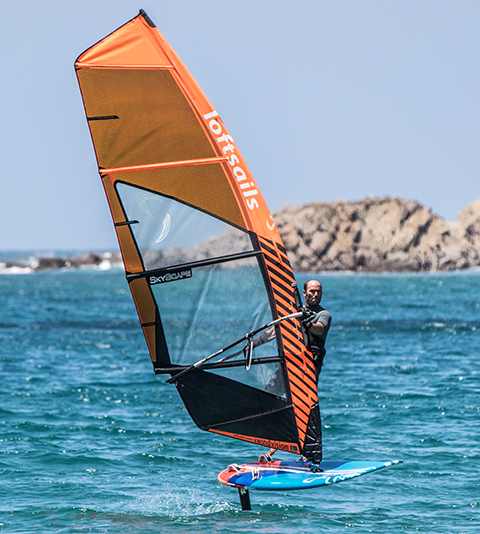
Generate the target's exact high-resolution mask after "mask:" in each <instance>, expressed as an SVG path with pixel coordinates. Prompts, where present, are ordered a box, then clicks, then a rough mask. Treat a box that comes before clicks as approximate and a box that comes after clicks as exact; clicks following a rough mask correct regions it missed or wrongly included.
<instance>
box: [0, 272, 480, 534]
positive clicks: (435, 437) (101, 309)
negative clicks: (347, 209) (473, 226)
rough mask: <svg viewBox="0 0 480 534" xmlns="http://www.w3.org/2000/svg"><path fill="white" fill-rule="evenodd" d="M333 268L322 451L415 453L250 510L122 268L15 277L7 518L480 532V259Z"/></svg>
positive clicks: (7, 353)
mask: <svg viewBox="0 0 480 534" xmlns="http://www.w3.org/2000/svg"><path fill="white" fill-rule="evenodd" d="M321 278H322V280H323V283H324V301H323V304H324V306H325V307H326V308H327V309H329V310H330V311H331V313H332V315H333V318H334V322H333V326H332V330H331V332H330V336H329V341H328V354H327V359H326V362H325V367H324V370H323V372H322V375H321V378H320V398H321V408H322V416H323V424H324V445H325V451H324V457H325V459H354V460H388V459H394V458H401V459H403V460H404V462H405V463H404V464H403V465H401V466H396V467H392V468H389V469H386V470H384V471H381V472H379V473H378V474H371V475H366V476H364V477H361V478H359V479H356V480H352V481H348V482H344V483H341V484H338V485H336V486H332V487H326V488H319V489H317V490H312V491H305V492H291V493H288V494H282V493H261V492H257V493H254V492H252V494H251V497H252V505H253V511H252V512H241V511H240V506H239V503H238V495H237V492H236V490H233V489H230V488H227V487H225V486H222V485H220V484H219V483H218V482H217V480H216V476H217V473H218V472H219V471H221V470H222V469H223V468H225V467H226V466H227V465H228V464H229V463H231V462H232V461H236V462H242V461H251V460H253V459H254V458H256V457H257V456H258V454H259V452H261V451H262V449H260V448H259V447H256V446H253V445H249V444H246V443H242V442H238V441H235V440H231V439H227V438H222V437H220V436H215V435H213V434H210V433H206V432H202V431H200V430H199V429H197V428H196V427H195V426H194V424H193V423H192V422H191V420H190V418H189V416H188V414H187V413H186V411H185V409H184V408H183V405H182V404H181V402H180V400H179V397H178V395H177V393H176V390H175V388H174V386H170V385H167V384H165V377H162V376H155V375H154V374H153V372H152V368H151V364H150V360H149V356H148V354H147V350H146V346H145V342H144V340H143V337H142V335H141V333H140V328H139V325H138V319H137V317H136V314H135V309H134V305H133V302H132V299H131V296H130V294H129V292H128V289H127V285H126V282H125V280H124V277H123V274H122V273H121V272H120V271H109V272H97V271H76V272H45V273H35V274H28V275H17V276H14V275H3V276H0V295H1V303H2V306H1V307H0V342H1V350H0V361H1V366H0V378H1V383H2V387H1V389H0V399H1V402H0V531H2V532H25V533H27V532H28V533H31V532H46V531H48V532H50V531H51V532H56V533H72V532H87V531H88V532H109V533H115V532H118V533H122V534H125V533H130V532H132V533H133V532H135V533H141V532H177V531H178V532H180V531H182V532H209V533H216V532H222V533H223V532H225V533H226V532H251V531H255V532H260V533H261V532H282V533H297V532H299V533H300V532H307V533H318V532H322V533H330V532H340V531H341V532H344V531H345V529H347V530H352V531H354V532H358V533H363V532H375V533H384V532H426V533H427V532H428V533H431V532H435V533H436V532H438V533H442V534H444V533H466V532H469V533H470V532H480V461H479V460H480V450H479V449H480V290H479V287H480V273H479V272H470V273H466V274H435V275H432V274H430V275H429V274H425V275H423V274H417V275H362V276H358V275H355V276H352V275H323V276H321ZM298 279H299V282H300V283H303V281H305V279H306V277H305V276H299V277H298Z"/></svg>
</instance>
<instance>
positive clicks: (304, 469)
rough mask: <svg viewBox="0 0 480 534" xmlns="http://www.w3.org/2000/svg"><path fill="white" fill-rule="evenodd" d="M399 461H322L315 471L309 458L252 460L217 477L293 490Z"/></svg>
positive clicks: (254, 486) (261, 487)
mask: <svg viewBox="0 0 480 534" xmlns="http://www.w3.org/2000/svg"><path fill="white" fill-rule="evenodd" d="M399 463H402V460H391V461H388V462H354V461H348V460H344V461H324V462H321V463H320V464H319V468H320V469H321V470H322V471H319V472H315V471H313V470H312V465H311V463H310V462H302V461H297V462H296V461H283V460H281V461H275V462H253V463H248V464H243V465H236V464H232V465H230V466H228V468H227V469H224V470H223V471H222V472H221V473H220V474H219V475H218V480H219V481H220V482H222V484H226V485H227V486H231V487H235V488H246V489H252V490H253V489H254V490H265V491H292V490H301V489H309V488H316V487H319V486H328V485H330V484H337V483H338V482H343V481H344V480H350V479H351V478H355V477H359V476H361V475H365V474H366V473H371V472H372V471H377V470H378V469H383V468H385V467H389V466H391V465H395V464H399Z"/></svg>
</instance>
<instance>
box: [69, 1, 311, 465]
mask: <svg viewBox="0 0 480 534" xmlns="http://www.w3.org/2000/svg"><path fill="white" fill-rule="evenodd" d="M75 69H76V73H77V76H78V80H79V84H80V89H81V93H82V97H83V102H84V106H85V111H86V115H87V121H88V125H89V128H90V132H91V136H92V140H93V144H94V148H95V153H96V158H97V163H98V168H99V173H100V177H101V179H102V182H103V186H104V189H105V193H106V196H107V199H108V203H109V206H110V210H111V214H112V218H113V222H114V225H115V230H116V233H117V237H118V241H119V244H120V249H121V252H122V256H123V261H124V265H125V272H126V278H127V281H128V284H129V286H130V290H131V293H132V295H133V298H134V301H135V305H136V308H137V312H138V316H139V319H140V324H141V327H142V329H143V332H144V335H145V339H146V342H147V345H148V349H149V351H150V356H151V359H152V362H153V367H154V370H155V373H159V374H161V373H164V374H169V375H171V377H172V381H173V382H174V383H175V385H176V387H177V389H178V392H179V394H180V396H181V398H182V400H183V402H184V404H185V406H186V408H187V410H188V412H189V414H190V415H191V417H192V419H193V420H194V422H195V423H196V424H197V425H198V426H199V427H200V428H201V429H203V430H208V431H211V432H216V433H218V434H222V435H225V436H230V437H233V438H237V439H241V440H245V441H248V442H253V443H257V444H259V445H264V446H268V447H275V448H277V449H281V450H285V451H289V452H293V453H297V454H303V455H305V456H307V457H308V458H310V459H313V460H315V459H321V429H320V417H319V410H318V397H317V387H316V379H315V372H314V365H313V359H312V354H311V353H310V352H309V351H308V350H307V349H306V346H305V342H304V332H303V331H302V327H301V323H300V321H299V318H298V313H297V312H298V310H299V306H300V301H299V297H298V291H297V289H296V285H295V279H294V275H293V272H292V268H291V266H290V263H289V261H288V257H287V254H286V251H285V247H284V245H283V243H282V240H281V238H280V235H279V233H278V231H277V229H276V227H275V224H274V222H273V220H272V217H271V215H270V212H269V210H268V208H267V206H266V204H265V201H264V199H263V197H262V195H261V193H260V190H259V188H258V186H257V183H256V182H255V180H254V178H253V176H252V174H251V173H250V171H249V169H248V167H247V165H246V163H245V161H244V159H243V157H242V155H241V153H240V151H239V150H238V147H237V145H236V144H235V142H234V140H233V138H232V136H231V135H230V134H229V132H228V130H227V128H226V127H225V125H224V123H223V121H222V120H221V118H220V116H219V114H218V112H217V111H216V110H215V109H214V108H213V106H212V105H211V104H210V102H209V101H208V99H207V98H206V96H205V95H204V93H203V92H202V90H201V89H200V87H199V86H198V85H197V83H196V81H195V80H194V79H193V77H192V76H191V74H190V73H189V72H188V70H187V69H186V67H185V66H184V65H183V63H182V62H181V60H180V59H179V58H178V56H177V55H176V53H175V52H174V51H173V49H172V48H171V47H170V45H169V44H168V43H167V41H166V40H165V39H164V37H163V36H162V35H161V34H160V32H159V31H158V29H157V28H156V27H155V25H154V24H153V22H152V21H151V20H150V18H149V17H148V16H147V14H146V13H145V12H144V11H140V13H139V15H138V16H137V17H135V18H134V19H132V20H131V21H129V22H127V23H126V24H125V25H124V26H122V27H120V28H119V29H118V30H116V31H114V32H113V33H112V34H110V35H108V36H107V37H105V38H104V39H102V40H101V41H100V42H98V43H97V44H95V45H94V46H92V47H91V48H89V49H88V50H86V51H85V52H84V53H83V54H81V55H80V56H79V58H78V59H77V61H76V63H75ZM287 316H290V317H288V318H286V319H283V318H284V317H287ZM269 324H270V327H269V330H266V326H265V325H269ZM265 332H266V333H267V334H268V336H267V337H268V341H269V342H268V343H264V344H260V342H259V341H258V339H259V336H260V335H261V334H265ZM249 333H250V334H249ZM243 338H244V339H243ZM242 349H243V350H242ZM217 354H218V355H219V354H221V355H222V357H221V358H219V357H216V356H217ZM199 362H200V363H199ZM186 371H188V372H186Z"/></svg>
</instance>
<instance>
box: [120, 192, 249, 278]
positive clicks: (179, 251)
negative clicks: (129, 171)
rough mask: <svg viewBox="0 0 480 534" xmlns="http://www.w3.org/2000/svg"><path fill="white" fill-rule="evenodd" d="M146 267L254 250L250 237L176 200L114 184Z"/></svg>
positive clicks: (159, 266) (177, 263) (165, 265)
mask: <svg viewBox="0 0 480 534" xmlns="http://www.w3.org/2000/svg"><path fill="white" fill-rule="evenodd" d="M117 191H118V194H119V196H120V198H121V199H122V204H123V207H124V209H125V212H126V214H127V217H128V220H129V221H138V223H135V224H132V225H131V228H132V231H133V234H134V236H135V240H136V242H137V245H138V247H139V250H140V252H141V254H142V258H143V262H144V265H145V269H146V270H152V269H159V268H162V267H168V266H171V265H179V264H182V263H190V262H194V261H199V260H204V259H208V258H213V257H218V256H226V255H229V254H237V253H241V252H248V251H252V250H253V246H252V242H251V239H250V236H249V235H248V234H247V233H246V232H243V231H241V230H238V229H237V228H234V227H233V226H230V225H228V224H226V223H224V222H222V221H220V220H218V219H216V218H215V217H211V216H210V215H207V214H205V213H203V212H202V211H199V210H196V209H194V208H191V207H189V206H186V205H185V204H181V203H180V202H177V201H176V200H173V199H170V198H166V197H163V196H161V195H158V194H156V193H151V192H149V191H146V190H144V189H140V188H137V187H133V186H131V185H127V184H122V183H120V184H117Z"/></svg>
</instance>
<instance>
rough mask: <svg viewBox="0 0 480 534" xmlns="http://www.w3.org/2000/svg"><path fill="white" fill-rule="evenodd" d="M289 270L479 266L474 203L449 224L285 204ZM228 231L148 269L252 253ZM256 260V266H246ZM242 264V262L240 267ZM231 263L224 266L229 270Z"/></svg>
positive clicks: (383, 209)
mask: <svg viewBox="0 0 480 534" xmlns="http://www.w3.org/2000/svg"><path fill="white" fill-rule="evenodd" d="M273 217H274V220H275V222H276V224H277V228H278V230H279V232H280V235H281V236H282V239H283V241H284V243H285V246H286V248H287V252H288V255H289V258H290V261H291V264H292V267H293V269H294V270H295V271H303V272H318V271H355V272H380V271H394V272H402V271H442V270H449V271H450V270H455V269H467V268H469V267H476V266H479V265H480V199H478V200H477V201H476V202H473V203H472V204H469V205H468V206H467V207H466V208H465V209H464V210H463V211H461V212H460V214H459V217H458V219H457V220H456V221H453V222H447V221H445V220H444V219H442V218H441V217H439V216H438V215H435V214H433V213H432V211H431V210H430V209H429V208H426V207H424V206H422V205H421V204H419V203H418V202H415V201H413V200H402V199H398V198H396V197H384V198H371V197H369V198H366V199H365V200H363V201H361V202H346V201H338V202H333V203H321V202H312V203H311V204H306V205H304V206H291V205H288V204H287V205H285V206H284V207H283V208H282V209H281V210H280V211H279V212H277V213H274V214H273ZM250 248H251V243H250V241H249V239H248V236H247V235H246V234H243V233H241V232H238V231H236V230H234V229H233V228H229V229H227V230H226V231H225V232H224V233H222V234H221V235H219V236H215V237H212V238H209V239H206V240H204V241H202V242H201V243H199V244H198V245H197V246H195V247H192V248H189V249H175V248H171V249H166V250H163V249H161V250H150V251H146V250H144V251H143V252H144V261H145V262H146V265H147V266H148V268H149V269H153V268H156V267H161V266H164V265H175V264H182V263H188V262H192V261H198V260H202V259H207V258H212V257H215V256H218V255H228V254H231V253H232V251H233V250H234V251H235V252H241V251H246V250H250ZM121 261H122V260H121V257H120V254H119V253H118V252H107V253H103V254H95V253H92V252H90V253H88V254H84V255H82V256H76V257H38V258H37V257H35V258H31V259H30V261H29V262H28V264H25V262H8V261H4V262H0V273H2V272H3V273H8V272H32V271H41V270H47V269H71V268H97V269H109V268H110V267H112V266H114V265H121ZM251 261H254V260H251ZM247 263H248V260H242V264H243V265H246V264H247ZM229 265H230V264H228V263H226V264H222V266H223V267H228V266H229Z"/></svg>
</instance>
